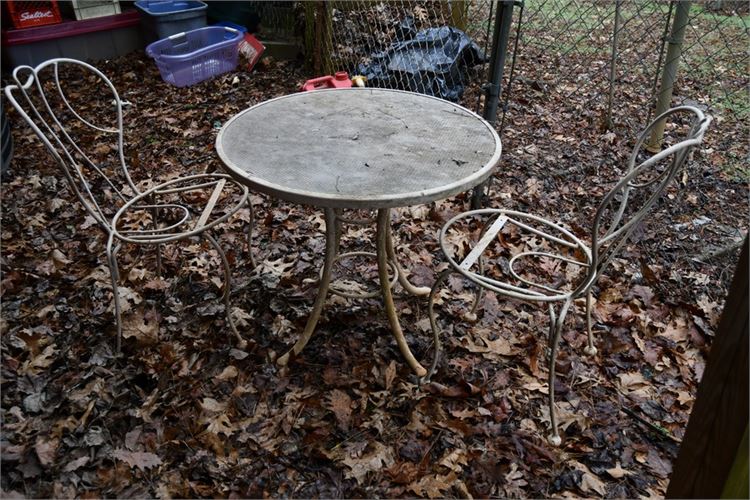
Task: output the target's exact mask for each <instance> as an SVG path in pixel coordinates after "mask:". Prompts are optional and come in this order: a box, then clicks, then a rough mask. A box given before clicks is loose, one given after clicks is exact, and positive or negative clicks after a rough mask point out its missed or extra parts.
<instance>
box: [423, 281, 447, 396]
mask: <svg viewBox="0 0 750 500" xmlns="http://www.w3.org/2000/svg"><path fill="white" fill-rule="evenodd" d="M452 273H453V271H452V270H451V269H446V270H445V271H443V272H442V273H440V276H438V279H437V280H436V281H435V284H434V285H432V289H431V290H430V297H429V302H428V304H427V314H428V316H429V317H430V327H431V328H432V338H433V343H434V344H435V356H434V357H433V358H432V365H431V366H430V368H429V370H427V375H425V376H424V377H422V380H421V382H424V383H427V382H429V381H430V378H432V376H433V375H434V374H435V370H436V369H437V365H438V363H439V362H440V353H441V352H442V350H443V348H442V344H441V343H440V329H439V328H438V324H437V320H436V319H435V296H436V295H437V291H438V289H439V288H440V286H441V285H442V284H443V282H444V281H445V280H446V278H448V276H450V275H451V274H452Z"/></svg>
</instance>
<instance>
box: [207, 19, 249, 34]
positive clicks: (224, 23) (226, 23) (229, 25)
mask: <svg viewBox="0 0 750 500" xmlns="http://www.w3.org/2000/svg"><path fill="white" fill-rule="evenodd" d="M214 26H223V27H225V28H232V29H236V30H237V31H240V32H242V33H247V28H245V27H244V26H242V25H240V24H235V23H232V22H229V21H219V22H218V23H215V24H214Z"/></svg>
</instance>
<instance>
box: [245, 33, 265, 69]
mask: <svg viewBox="0 0 750 500" xmlns="http://www.w3.org/2000/svg"><path fill="white" fill-rule="evenodd" d="M264 50H266V48H265V47H264V46H263V44H262V43H260V42H259V41H258V39H257V38H255V37H254V36H253V35H251V34H250V33H245V37H244V38H243V39H242V41H241V42H240V54H242V55H243V56H244V57H245V59H247V70H248V71H250V70H251V69H253V66H255V63H257V62H258V60H260V56H262V55H263V51H264Z"/></svg>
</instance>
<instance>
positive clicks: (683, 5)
mask: <svg viewBox="0 0 750 500" xmlns="http://www.w3.org/2000/svg"><path fill="white" fill-rule="evenodd" d="M691 4H692V2H689V1H684V2H677V7H676V10H675V15H674V24H672V32H671V33H670V35H669V40H668V41H667V43H668V44H669V48H667V58H666V62H665V63H664V71H663V72H662V74H661V85H660V86H659V95H658V98H657V101H656V111H655V112H654V114H655V116H659V115H660V114H662V113H663V112H665V111H666V110H667V109H669V106H670V104H671V103H672V87H674V82H675V80H676V79H677V67H678V66H679V64H680V56H681V55H682V41H683V40H684V39H685V28H686V27H687V25H688V22H689V21H690V6H691ZM663 136H664V120H662V121H661V123H658V124H657V125H656V127H654V130H653V131H652V132H651V137H650V138H649V140H648V143H647V144H646V149H647V150H648V151H651V152H652V153H656V152H659V151H660V150H661V141H662V137H663Z"/></svg>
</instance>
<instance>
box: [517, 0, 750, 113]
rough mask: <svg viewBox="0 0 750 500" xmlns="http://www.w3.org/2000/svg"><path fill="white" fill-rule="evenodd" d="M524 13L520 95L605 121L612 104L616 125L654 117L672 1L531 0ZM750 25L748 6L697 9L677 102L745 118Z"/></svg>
mask: <svg viewBox="0 0 750 500" xmlns="http://www.w3.org/2000/svg"><path fill="white" fill-rule="evenodd" d="M738 8H739V9H740V11H738ZM519 15H520V16H522V23H521V31H520V43H519V51H518V72H517V74H518V78H517V80H516V82H514V84H517V85H516V86H515V87H514V89H513V90H514V92H515V91H518V92H520V93H523V92H524V90H525V89H527V88H528V87H529V86H531V87H533V88H536V89H539V88H541V89H543V90H545V91H547V92H552V93H554V94H556V95H557V96H559V97H560V98H561V101H562V102H565V103H567V107H569V108H570V110H571V111H578V112H579V113H580V112H585V113H586V114H589V115H591V114H594V115H598V116H599V117H600V118H602V119H603V120H604V121H606V116H607V115H608V114H609V113H608V110H609V109H610V107H611V108H612V110H611V115H612V116H613V117H615V119H617V118H616V117H618V116H619V117H628V118H626V120H628V123H627V125H630V126H632V125H637V124H645V123H646V122H647V121H648V119H649V118H650V117H651V112H652V111H653V105H654V102H655V99H656V94H657V92H658V91H659V88H658V85H659V78H660V75H661V71H662V70H663V68H664V65H665V63H666V62H667V61H665V47H666V43H667V42H668V41H669V35H670V28H671V23H672V22H673V20H674V3H673V2H657V1H642V0H619V1H617V2H591V1H581V0H527V1H526V2H525V4H524V6H523V8H522V12H519ZM748 25H749V23H748V16H747V9H746V5H745V4H743V3H740V2H707V3H695V4H693V6H692V8H691V10H690V16H689V22H688V25H687V29H686V33H685V40H684V42H683V44H682V56H681V60H680V68H679V70H678V79H677V82H676V86H675V88H674V99H673V103H674V104H680V103H691V104H698V105H701V106H704V107H706V108H710V109H712V110H714V111H717V112H721V113H728V114H731V115H736V117H737V118H742V117H744V116H747V114H748V110H749V109H750V105H749V104H748V83H750V81H749V80H748V71H747V69H748V41H749V40H750V38H749V37H748ZM634 114H637V115H639V116H633V115H634ZM605 124H606V123H605Z"/></svg>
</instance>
